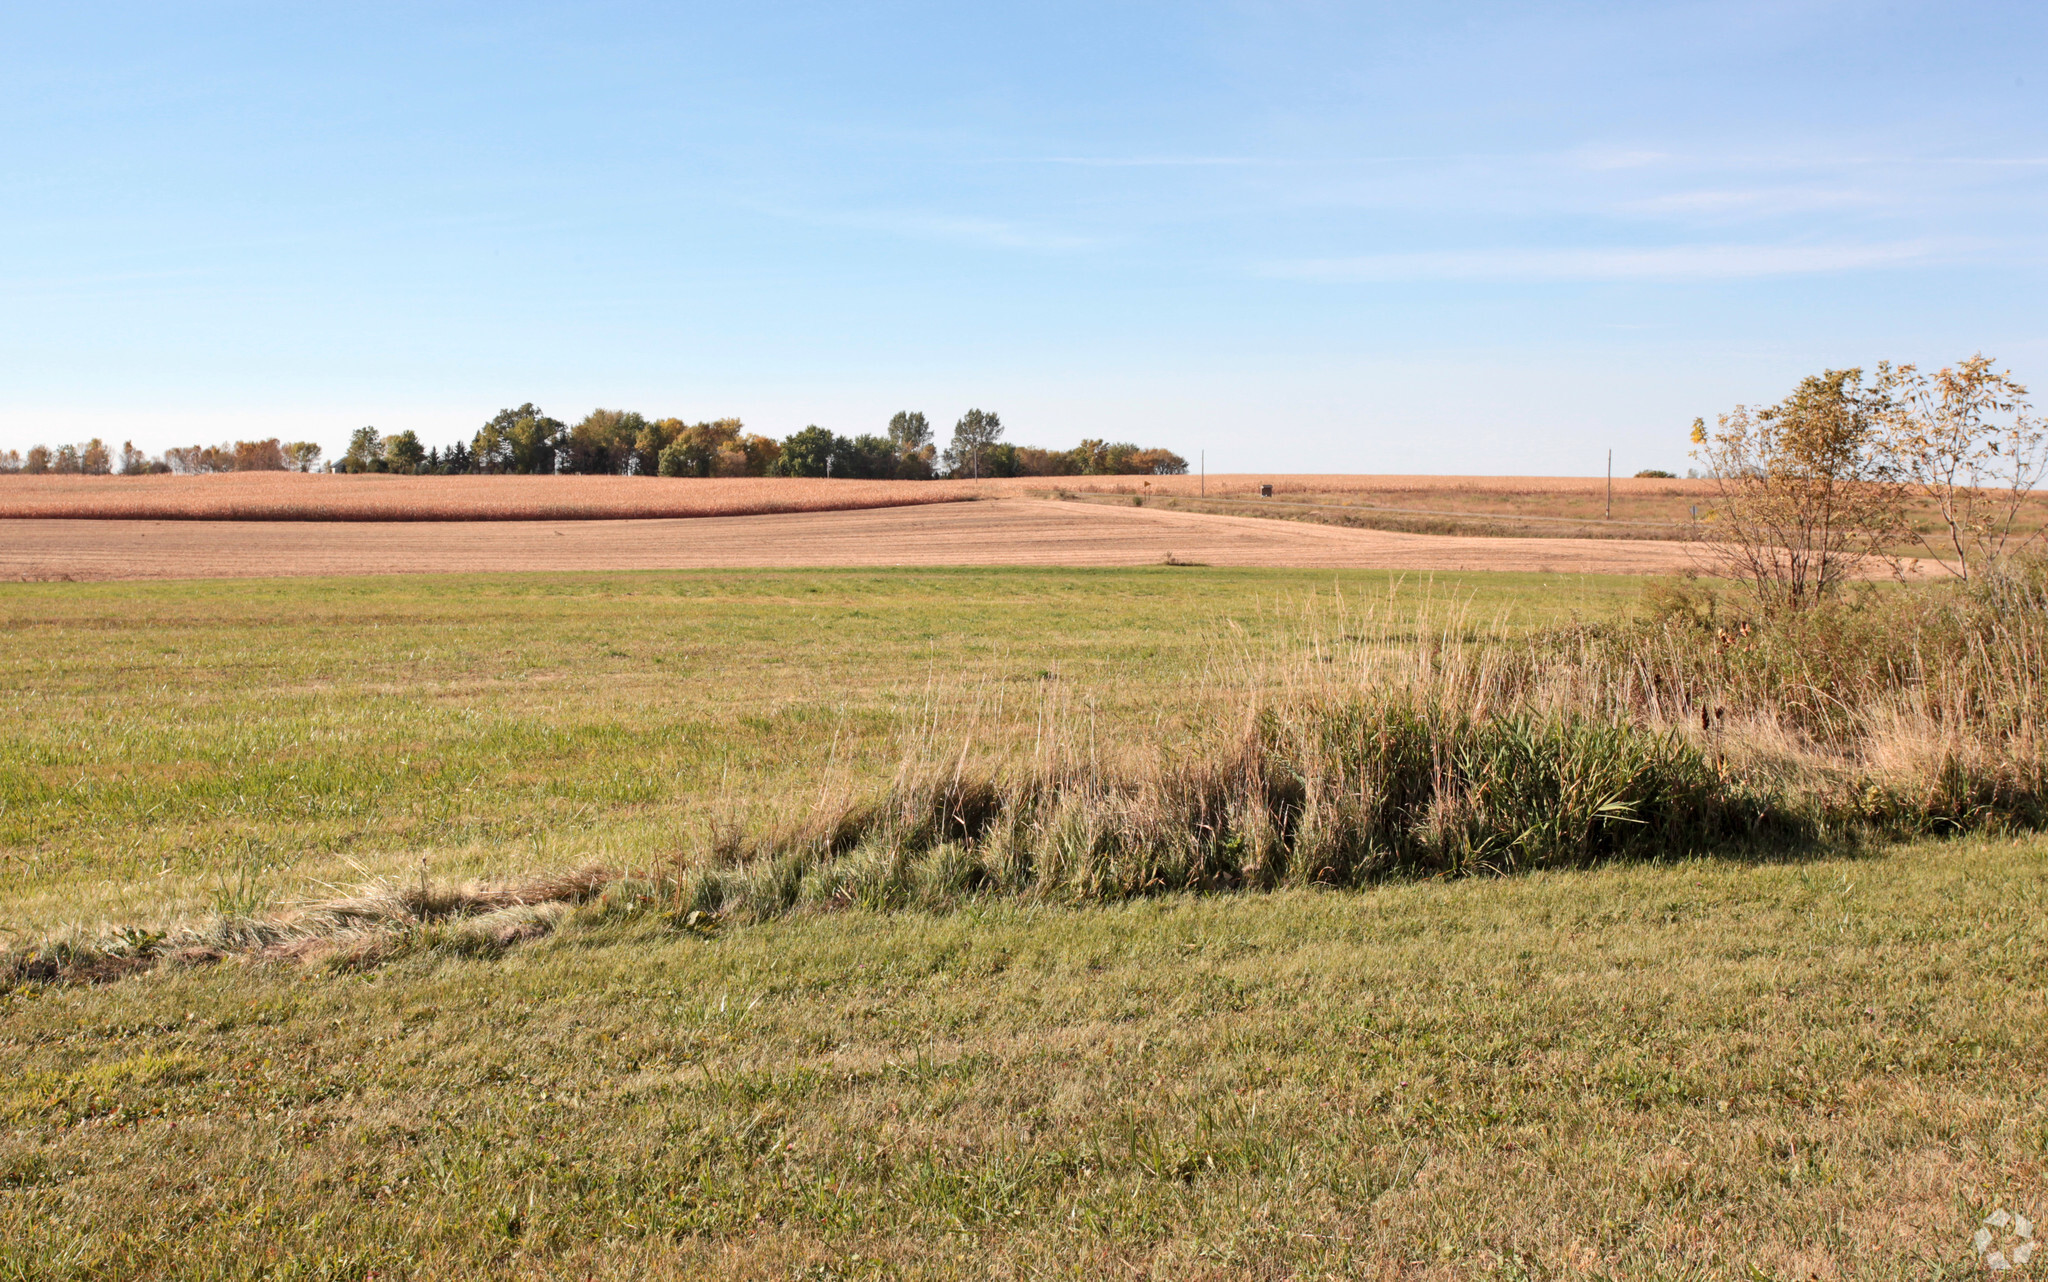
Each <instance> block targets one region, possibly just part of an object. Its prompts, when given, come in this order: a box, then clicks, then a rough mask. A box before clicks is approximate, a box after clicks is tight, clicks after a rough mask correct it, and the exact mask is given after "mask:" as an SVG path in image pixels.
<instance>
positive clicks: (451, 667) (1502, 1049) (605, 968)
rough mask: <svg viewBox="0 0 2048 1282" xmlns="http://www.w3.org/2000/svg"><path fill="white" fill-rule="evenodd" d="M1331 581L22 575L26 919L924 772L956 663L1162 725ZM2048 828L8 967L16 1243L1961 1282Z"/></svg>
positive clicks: (356, 1257) (65, 1259)
mask: <svg viewBox="0 0 2048 1282" xmlns="http://www.w3.org/2000/svg"><path fill="white" fill-rule="evenodd" d="M1330 581H1331V577H1330V576H1328V575H1296V576H1288V575H1274V574H1270V573H1268V574H1254V573H1246V574H1236V573H1229V572H1222V571H1208V570H1182V571H1168V570H1158V571H1142V572H1129V573H1103V574H1078V575H1077V574H1071V573H1037V572H1010V573H997V574H986V573H980V572H962V573H957V574H947V573H939V574H934V573H927V572H919V573H915V574H884V575H877V574H857V573H835V574H816V573H800V574H772V575H753V576H746V577H744V578H734V577H732V576H712V575H687V574H654V575H630V576H628V575H621V576H612V577H543V576H535V577H528V578H494V579H477V580H466V581H447V580H443V581H425V582H423V581H380V582H370V581H365V582H360V583H346V582H342V583H335V582H325V583H323V582H317V581H316V582H305V583H289V584H233V585H214V584H176V585H89V586H88V585H27V586H19V587H9V588H6V589H4V590H0V623H4V626H5V628H6V635H7V637H8V645H7V647H6V648H5V650H4V652H0V653H4V662H5V663H6V664H7V665H8V666H7V669H6V671H5V675H4V679H0V690H4V691H5V698H6V701H7V703H8V704H9V705H10V706H8V707H7V708H5V709H4V710H0V713H4V715H0V721H4V725H5V726H6V729H5V731H4V732H0V733H4V734H5V736H6V737H5V739H4V740H0V753H4V755H0V785H4V788H5V790H6V791H5V794H4V795H5V797H6V800H7V808H6V810H5V812H4V814H0V824H4V825H5V826H4V828H0V832H4V834H5V836H4V849H5V854H6V859H7V872H6V876H7V878H8V881H7V888H6V897H5V903H4V909H0V911H4V916H5V917H6V919H8V921H9V922H10V924H12V925H15V926H19V927H28V928H42V927H44V926H47V925H51V924H55V923H57V922H60V921H63V920H77V919H81V918H83V919H88V920H90V919H95V918H97V917H99V916H102V915H112V916H119V917H131V916H134V915H136V914H137V913H138V912H144V913H159V914H161V913H169V912H174V911H191V910H196V909H202V908H203V907H204V906H205V904H206V902H207V900H208V898H209V896H210V895H212V894H217V893H219V892H221V891H223V890H230V891H231V890H233V889H234V885H233V883H231V882H225V881H223V880H222V878H221V874H222V872H223V870H225V869H233V868H238V867H242V866H244V865H245V864H246V865H248V866H253V867H256V868H258V869H259V872H258V874H257V875H258V877H259V879H260V882H261V884H262V885H263V886H264V887H266V888H267V889H268V890H269V891H270V892H271V893H273V894H284V893H293V892H295V891H296V890H298V889H299V888H300V887H301V886H303V884H304V881H303V879H304V878H305V877H308V876H314V875H318V876H337V875H341V876H346V875H348V874H347V866H346V862H345V861H347V860H351V859H353V860H357V861H359V862H361V863H363V864H364V865H366V866H369V867H372V868H375V869H379V870H398V869H402V868H404V867H407V866H416V863H417V859H418V857H419V855H420V854H421V853H422V852H426V853H428V855H429V857H430V858H431V859H432V860H433V862H434V866H435V868H436V871H437V872H448V871H454V870H457V869H461V868H475V869H486V870H488V869H492V868H497V869H503V870H507V871H510V870H514V869H527V868H532V867H535V866H545V865H553V864H560V863H566V862H573V861H575V860H577V859H580V858H582V857H585V856H588V855H593V854H610V855H618V856H621V857H625V856H630V855H633V854H643V855H646V854H654V853H658V852H660V851H662V850H665V849H667V848H669V846H670V845H672V843H673V842H675V841H677V840H679V839H681V837H680V833H681V830H682V829H683V828H684V827H686V826H687V824H686V822H685V820H684V819H683V818H682V816H683V815H684V813H685V810H686V808H687V807H688V806H690V805H695V804H701V797H700V792H701V791H702V790H703V789H705V788H707V787H712V788H715V786H716V781H717V779H718V778H719V776H720V775H721V774H726V773H728V772H729V771H731V770H733V769H735V768H742V767H745V766H746V765H747V764H748V763H752V765H753V766H754V767H757V768H758V772H759V777H760V781H761V782H762V783H765V784H781V783H791V782H803V783H805V785H806V786H807V787H808V786H812V785H814V784H815V783H816V781H817V779H818V778H819V776H820V773H821V770H822V767H823V762H824V760H825V758H826V757H828V756H832V757H834V758H835V759H836V760H837V761H839V762H840V763H841V766H840V768H842V769H846V770H849V771H853V772H856V773H857V772H859V771H862V770H866V769H867V768H869V767H870V766H876V767H879V766H885V765H887V764H888V763H890V762H892V761H893V760H894V756H895V746H894V745H895V741H896V738H897V736H898V734H899V732H900V731H901V730H902V728H903V727H904V725H905V724H906V723H907V722H910V721H913V720H914V719H915V717H916V715H917V709H918V707H919V706H920V704H921V702H922V701H923V698H924V694H923V691H924V689H925V685H926V682H927V679H928V678H927V674H928V672H929V671H930V670H931V669H932V668H933V667H934V666H937V667H939V668H941V669H957V670H958V671H959V673H960V675H959V676H958V677H957V679H956V682H955V684H954V685H953V686H950V687H948V690H947V691H946V692H945V695H944V697H945V698H946V699H947V700H948V701H951V700H953V698H954V697H955V696H959V695H965V696H968V697H969V698H972V697H976V696H981V697H984V698H985V699H986V698H992V697H993V696H992V692H994V691H1012V692H1014V693H1013V694H1012V695H1011V696H1010V697H1013V698H1015V699H1018V700H1021V701H1023V702H1024V703H1027V704H1028V703H1030V702H1031V701H1034V700H1037V699H1039V698H1040V697H1041V695H1040V691H1041V690H1042V689H1043V687H1044V685H1045V683H1044V682H1043V681H1042V677H1041V674H1042V673H1043V672H1045V671H1047V670H1050V669H1055V668H1056V669H1058V670H1059V671H1060V672H1062V673H1063V674H1065V675H1064V682H1063V684H1068V685H1073V686H1076V687H1084V688H1085V690H1086V691H1087V692H1088V693H1092V694H1093V695H1094V696H1095V697H1096V699H1097V709H1098V716H1099V718H1100V719H1101V720H1102V722H1103V724H1104V725H1105V726H1106V727H1108V728H1110V729H1113V730H1115V731H1117V732H1119V733H1140V732H1142V733H1151V732H1152V730H1151V727H1153V726H1154V725H1155V723H1156V722H1157V721H1158V719H1159V718H1160V717H1161V716H1162V709H1164V710H1166V711H1167V712H1169V713H1170V712H1172V711H1173V710H1175V709H1179V708H1184V707H1186V706H1188V700H1189V698H1190V694H1189V687H1190V684H1191V683H1194V684H1197V685H1199V683H1200V682H1202V681H1203V680H1205V679H1207V678H1205V677H1204V676H1203V673H1204V671H1205V667H1206V665H1208V664H1209V663H1210V662H1211V660H1212V658H1213V656H1214V655H1215V653H1216V646H1215V645H1214V644H1213V643H1212V641H1211V640H1210V637H1211V636H1213V635H1214V633H1215V632H1216V631H1217V628H1218V625H1217V624H1216V621H1217V620H1219V619H1221V618H1224V617H1228V616H1235V617H1237V618H1238V619H1240V620H1242V621H1243V623H1244V624H1245V626H1246V632H1245V634H1244V635H1248V636H1250V637H1252V638H1253V640H1254V642H1256V641H1257V639H1258V638H1259V637H1260V636H1261V635H1270V634H1275V633H1279V632H1284V631H1285V628H1284V627H1283V626H1282V625H1280V624H1279V623H1278V622H1277V618H1278V614H1277V612H1275V611H1274V610H1273V609H1272V608H1271V607H1272V603H1273V602H1274V601H1275V599H1276V598H1281V597H1289V598H1293V597H1298V596H1299V594H1301V593H1304V592H1306V591H1307V590H1308V589H1309V588H1311V587H1316V586H1325V585H1327V584H1328V583H1329V582H1330ZM1345 581H1346V582H1347V584H1349V585H1351V586H1350V589H1349V590H1354V591H1367V590H1374V589H1375V588H1378V589H1383V588H1384V584H1385V578H1384V576H1372V575H1358V576H1345ZM1472 585H1483V587H1480V588H1479V590H1480V591H1481V592H1482V593H1483V596H1482V598H1481V600H1480V601H1479V603H1478V605H1477V606H1476V610H1477V611H1478V612H1480V613H1483V614H1491V613H1492V612H1496V611H1513V610H1519V611H1521V612H1522V614H1523V617H1536V616H1537V615H1539V614H1541V613H1546V612H1554V611H1558V610H1568V609H1573V608H1579V609H1584V610H1587V611H1589V612H1591V611H1598V610H1604V609H1609V608H1613V607H1614V606H1615V605H1616V604H1618V603H1620V602H1623V601H1626V600H1627V599H1628V598H1629V597H1630V596H1631V595H1632V592H1633V585H1630V584H1626V583H1620V582H1607V583H1591V584H1587V583H1572V584H1560V583H1555V582H1553V583H1544V582H1542V581H1539V580H1534V579H1529V580H1516V579H1509V578H1492V577H1483V576H1474V578H1472V579H1471V580H1469V581H1467V586H1472ZM1437 591H1438V593H1439V595H1442V594H1444V592H1445V591H1446V582H1445V580H1443V579H1439V581H1438V585H1437ZM1261 603H1264V605H1265V606H1266V607H1267V609H1266V612H1265V613H1263V614H1262V613H1261V612H1260V606H1261ZM1231 635H1237V634H1231ZM1077 697H1085V695H1084V696H1077ZM835 738H836V739H837V742H838V747H837V748H836V749H835V748H834V747H833V743H834V740H835ZM847 763H851V764H850V765H849V764H847ZM747 777H748V779H749V782H750V783H751V781H752V778H753V776H752V775H749V776H747ZM2044 853H2048V849H2044V847H2043V845H2042V844H2041V843H2040V842H2038V841H2028V842H2023V843H2016V844H2015V843H2005V842H1992V841H1972V842H1967V843H1957V844H1951V845H1941V844H1927V845H1922V846H1917V847H1912V848H1907V849H1903V850H1899V851H1893V852H1889V853H1884V854H1881V855H1875V856H1869V857H1865V858H1860V859H1852V858H1835V859H1829V860H1818V861H1811V862H1806V863H1801V864H1790V865H1783V866H1772V867H1757V866H1751V865H1743V864H1732V863H1718V862H1711V861H1710V862H1702V863H1692V864H1685V865H1678V866H1672V867H1663V868H1629V869H1609V870H1604V871H1600V872H1595V873H1587V874H1570V875H1545V876H1536V877H1528V878H1518V879H1510V880H1505V881H1467V882H1461V883H1450V884H1423V885H1405V886H1387V887H1381V888H1378V889H1374V890H1371V891H1368V892H1365V893H1362V894H1334V893H1326V894H1316V893H1300V892H1290V893H1285V894H1278V895H1272V896H1244V897H1224V898H1216V899H1211V900H1190V899H1185V898H1167V899H1162V900H1157V901H1148V902H1140V903H1135V904H1125V905H1117V906H1113V907H1108V908H1097V909H1051V908H1026V907H1019V906H1015V905H1010V904H999V905H989V906H986V907H984V908H981V909H978V910H972V911H969V912H966V913H961V914H955V915H949V916H945V917H936V918H935V917H927V916H920V915H914V914H903V915H896V916H877V915H872V914H867V913H861V912H846V913H842V914H837V915H832V916H825V917H808V918H797V919H793V920H789V921H782V922H775V923H769V924H765V925H760V926H752V927H745V928H738V929H731V930H728V931H725V932H723V933H721V934H719V935H715V936H713V937H710V938H699V937H695V936H689V935H677V934H674V933H672V932H671V931H670V930H668V929H667V928H665V927H664V926H662V925H661V924H660V921H659V919H658V918H656V917H654V916H652V915H650V916H647V917H642V918H635V917H633V916H631V915H628V916H626V917H623V918H621V919H615V920H612V921H609V922H603V921H588V920H586V921H583V922H582V924H578V925H573V926H571V927H570V928H568V929H566V930H565V931H564V932H563V933H561V934H559V935H557V936H555V937H553V938H551V939H549V940H546V941H543V942H541V943H538V944H534V945H530V946H526V947H522V948H519V949H515V950H514V951H513V952H512V953H510V954H509V955H508V956H506V957H505V958H503V959H500V960H481V959H462V958H451V957H434V956H421V957H415V958H412V959H409V960H405V961H400V962H397V963H394V964H393V965H391V966H390V967H388V968H386V969H383V970H380V971H376V972H372V973H370V974H368V975H364V976H355V977H348V976H339V975H334V974H329V973H323V972H318V971H300V970H297V969H293V968H287V967H275V968H252V967H247V966H240V965H228V966H222V967H218V968H213V969H198V970H178V969H166V970H163V971H160V972H158V973H156V974H154V975H152V976H149V977H146V978H138V979H130V980H126V981H123V982H120V983H116V984H112V985H109V986H106V987H101V988H63V989H50V990H44V991H40V992H38V991H34V990H17V991H15V992H13V993H11V994H8V995H5V996H0V1277H7V1276H16V1275H18V1276H35V1277H49V1276H57V1277H61V1276H109V1275H113V1276H126V1275H137V1276H162V1277H180V1278H183V1277H253V1276H290V1275H293V1274H294V1272H297V1273H299V1274H304V1275H320V1274H321V1273H322V1272H323V1271H324V1273H325V1274H326V1275H332V1276H358V1277H363V1276H369V1275H370V1274H371V1272H372V1271H380V1275H381V1276H384V1277H393V1276H404V1275H409V1274H414V1273H428V1274H435V1275H456V1276H460V1275H465V1274H467V1275H473V1276H505V1275H521V1274H525V1275H535V1276H560V1275H568V1276H583V1275H585V1274H590V1275H598V1276H632V1275H636V1274H638V1275H646V1276H675V1277H688V1276H703V1275H705V1274H706V1273H723V1274H732V1275H741V1276H748V1275H752V1276H791V1275H808V1276H813V1277H820V1278H823V1277H862V1276H966V1277H980V1276H989V1275H997V1276H1002V1275H1012V1274H1014V1275H1019V1276H1056V1277H1057V1276H1074V1277H1081V1276H1091V1277H1092V1276H1100V1275H1102V1274H1104V1273H1105V1272H1112V1271H1130V1270H1135V1271H1136V1272H1137V1273H1139V1274H1148V1273H1149V1274H1151V1275H1155V1276H1161V1277H1175V1278H1184V1277H1200V1276H1215V1277H1241V1276H1254V1277H1257V1276H1274V1277H1278V1276H1297V1275H1303V1274H1306V1275H1323V1274H1331V1275H1339V1276H1359V1275H1363V1276H1372V1275H1375V1274H1385V1275H1399V1276H1411V1275H1412V1276H1429V1275H1442V1276H1470V1275H1473V1274H1475V1273H1478V1274H1494V1275H1499V1276H1508V1277H1514V1276H1560V1277H1562V1276H1583V1275H1586V1274H1587V1273H1589V1272H1593V1271H1596V1270H1598V1271H1606V1272H1609V1273H1612V1274H1615V1275H1622V1276H1644V1277H1649V1276H1666V1277H1685V1276H1702V1277H1722V1276H1754V1274H1751V1273H1750V1272H1749V1270H1751V1269H1752V1268H1754V1269H1755V1270H1757V1271H1759V1272H1760V1273H1761V1274H1762V1275H1763V1276H1769V1277H1787V1278H1789V1277H1802V1278H1803V1277H1806V1276H1808V1274H1809V1273H1817V1274H1818V1275H1820V1276H1822V1277H1832V1276H1854V1277H1900V1278H1906V1277H1929V1276H1941V1275H1948V1276H1962V1275H1964V1274H1965V1273H1968V1272H1972V1271H1974V1269H1975V1268H1976V1267H1979V1266H1975V1265H1974V1264H1973V1263H1972V1258H1971V1256H1970V1253H1969V1248H1968V1235H1969V1232H1970V1230H1971V1229H1973V1228H1974V1227H1975V1221H1976V1218H1977V1217H1978V1216H1980V1215H1982V1214H1983V1213H1984V1212H1986V1211H1987V1210H1989V1209H1990V1208H1991V1207H1992V1206H1994V1205H2001V1204H2002V1205H2008V1206H2016V1207H2018V1208H2019V1209H2024V1210H2028V1211H2030V1212H2040V1211H2042V1210H2043V1209H2044V1208H2048V1196H2044V1195H2048V1180H2044V1174H2043V1162H2044V1156H2048V1154H2044V1147H2048V1109H2044V1106H2043V1104H2042V1102H2041V1099H2040V1097H2039V1092H2038V1089H2037V1085H2038V1082H2039V1081H2040V1080H2042V1077H2043V1074H2044V1071H2048V1062H2044V1061H2048V1052H2044V1050H2043V1047H2044V1045H2048V1040H2044V1037H2043V1034H2044V1033H2048V1017H2044V1006H2043V980H2042V975H2043V974H2044V973H2048V971H2044V966H2043V962H2044V961H2048V934H2044V924H2043V923H2044V921H2048V918H2044V916H2043V909H2044V908H2048V861H2044V860H2043V858H2042V856H2043V854H2044ZM166 870H167V871H166ZM165 905H169V907H165Z"/></svg>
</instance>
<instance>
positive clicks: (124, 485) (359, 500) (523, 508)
mask: <svg viewBox="0 0 2048 1282" xmlns="http://www.w3.org/2000/svg"><path fill="white" fill-rule="evenodd" d="M973 494H974V489H973V485H972V483H971V482H958V481H828V480H813V479H805V478H801V477H752V476H745V477H718V478H712V479H697V478H688V479H678V478H673V477H651V476H385V475H374V474H373V475H367V476H347V475H339V474H331V473H318V472H316V473H299V472H228V473H221V474H218V475H211V476H7V477H0V518H14V517H48V518H63V519H69V520H100V521H107V520H117V521H145V520H147V521H617V520H631V519H652V518H659V517H689V516H748V515H755V514H759V513H767V512H824V511H841V510H847V509H855V508H871V507H903V506H910V505H915V504H921V503H947V502H952V501H955V500H958V499H963V498H970V497H972V496H973Z"/></svg>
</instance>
